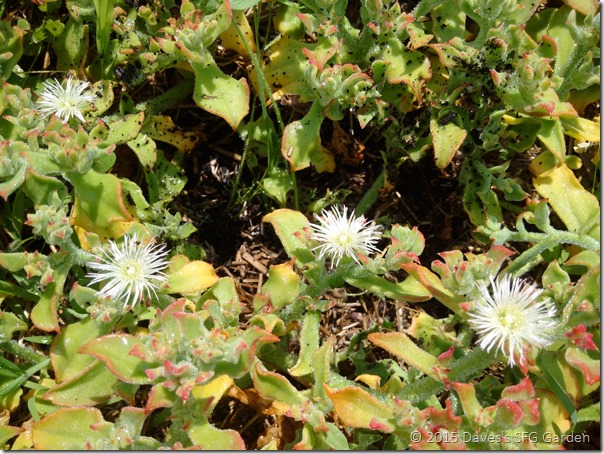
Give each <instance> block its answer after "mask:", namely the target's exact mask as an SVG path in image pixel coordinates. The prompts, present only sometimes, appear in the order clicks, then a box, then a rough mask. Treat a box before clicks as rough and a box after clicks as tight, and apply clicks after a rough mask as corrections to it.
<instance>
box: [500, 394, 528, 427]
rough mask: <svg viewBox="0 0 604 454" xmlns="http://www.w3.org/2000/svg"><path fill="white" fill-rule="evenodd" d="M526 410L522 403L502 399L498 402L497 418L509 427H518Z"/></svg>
mask: <svg viewBox="0 0 604 454" xmlns="http://www.w3.org/2000/svg"><path fill="white" fill-rule="evenodd" d="M523 415H524V412H523V411H522V408H521V407H520V405H518V404H517V403H516V402H514V401H513V400H510V399H500V400H499V401H498V402H497V413H496V415H495V420H496V421H497V423H498V424H501V425H502V426H504V427H507V428H513V427H518V425H519V424H520V423H521V422H522V417H523Z"/></svg>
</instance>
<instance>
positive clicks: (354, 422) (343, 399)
mask: <svg viewBox="0 0 604 454" xmlns="http://www.w3.org/2000/svg"><path fill="white" fill-rule="evenodd" d="M323 387H324V388H325V392H326V394H327V396H328V397H329V398H330V399H331V401H332V402H333V406H334V410H335V412H336V413H337V415H338V417H339V418H340V420H341V421H342V422H343V423H344V424H346V425H348V426H350V427H364V428H366V429H370V428H372V427H374V428H375V427H378V426H379V427H380V429H379V430H380V431H381V432H386V433H390V432H392V431H393V430H394V425H393V424H392V422H391V419H392V418H393V416H394V415H393V409H392V408H389V407H388V406H386V405H384V404H383V403H381V402H380V401H379V400H377V399H376V398H375V397H373V396H372V395H371V394H369V393H368V392H366V391H364V390H362V389H361V388H358V387H356V386H347V387H345V388H342V389H338V390H333V389H331V388H330V387H329V386H327V385H323Z"/></svg>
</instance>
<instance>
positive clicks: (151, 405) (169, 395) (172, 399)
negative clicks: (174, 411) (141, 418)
mask: <svg viewBox="0 0 604 454" xmlns="http://www.w3.org/2000/svg"><path fill="white" fill-rule="evenodd" d="M177 401H178V397H177V396H176V393H175V392H174V391H170V390H169V389H167V388H166V387H165V386H163V385H161V384H159V385H155V386H154V387H153V388H151V392H149V398H148V399H147V405H145V414H147V415H148V414H149V413H151V412H152V411H153V410H157V409H158V408H168V407H171V406H172V405H174V404H175V403H176V402H177Z"/></svg>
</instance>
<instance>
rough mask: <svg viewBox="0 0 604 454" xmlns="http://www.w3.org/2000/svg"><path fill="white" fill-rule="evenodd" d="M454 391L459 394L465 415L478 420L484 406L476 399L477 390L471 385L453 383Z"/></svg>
mask: <svg viewBox="0 0 604 454" xmlns="http://www.w3.org/2000/svg"><path fill="white" fill-rule="evenodd" d="M453 389H455V391H456V392H457V395H458V396H459V400H460V401H461V406H462V408H463V410H464V413H465V414H466V416H468V417H469V418H473V419H474V418H476V416H477V415H478V412H480V411H481V410H482V406H481V405H480V403H479V402H478V399H477V398H476V389H475V388H474V385H473V384H471V383H453Z"/></svg>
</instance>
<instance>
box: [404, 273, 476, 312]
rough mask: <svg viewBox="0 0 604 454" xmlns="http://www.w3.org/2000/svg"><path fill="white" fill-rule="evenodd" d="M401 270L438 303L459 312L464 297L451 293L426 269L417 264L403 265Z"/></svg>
mask: <svg viewBox="0 0 604 454" xmlns="http://www.w3.org/2000/svg"><path fill="white" fill-rule="evenodd" d="M401 268H403V269H404V270H405V271H406V272H407V273H409V274H410V275H411V276H413V277H414V278H415V279H417V280H418V281H419V282H420V283H421V284H422V285H423V286H424V287H425V288H426V289H428V291H429V292H430V293H431V294H432V296H434V298H436V299H437V300H438V301H440V302H441V303H443V304H444V305H445V306H447V307H448V308H449V309H451V310H452V311H453V312H456V313H458V312H460V309H459V304H460V303H462V302H463V301H464V297H462V296H460V295H455V294H454V293H451V292H450V291H449V290H448V289H447V288H446V287H445V286H444V285H443V283H442V282H441V281H440V279H439V278H438V276H437V275H436V274H434V273H433V272H431V271H430V270H429V269H428V268H426V267H424V266H421V265H418V264H417V263H405V264H403V265H401Z"/></svg>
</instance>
